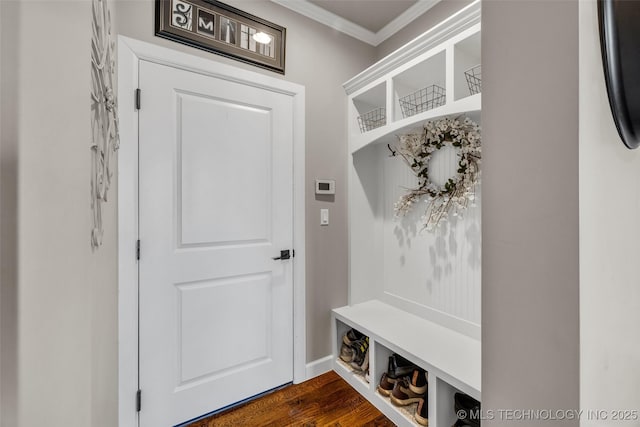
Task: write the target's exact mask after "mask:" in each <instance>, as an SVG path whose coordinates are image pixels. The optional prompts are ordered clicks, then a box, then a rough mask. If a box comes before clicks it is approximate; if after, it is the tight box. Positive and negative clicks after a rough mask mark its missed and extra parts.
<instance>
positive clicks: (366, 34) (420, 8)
mask: <svg viewBox="0 0 640 427" xmlns="http://www.w3.org/2000/svg"><path fill="white" fill-rule="evenodd" d="M271 1H272V2H273V3H276V4H279V5H280V6H283V7H286V8H287V9H290V10H292V11H294V12H297V13H299V14H300V15H304V16H306V17H307V18H311V19H313V20H314V21H317V22H320V23H321V24H324V25H326V26H328V27H331V28H333V29H334V30H338V31H340V32H341V33H344V34H347V35H349V36H351V37H353V38H356V39H358V40H360V41H363V42H365V43H367V44H370V45H371V46H374V47H375V46H378V45H379V44H380V43H382V42H383V41H385V40H387V39H388V38H389V37H391V36H392V35H394V34H395V33H397V32H398V31H400V30H401V29H402V28H404V27H405V26H406V25H408V24H409V23H411V22H412V21H413V20H414V19H416V18H417V17H419V16H420V15H422V14H423V13H425V12H426V11H427V10H429V9H431V8H432V7H433V6H434V5H435V4H436V3H438V2H439V1H440V0H418V2H417V3H416V4H414V5H413V6H411V7H410V8H408V9H407V10H405V11H404V12H403V13H401V14H400V15H399V16H397V17H396V18H395V19H394V20H393V21H391V22H389V23H388V24H387V25H385V26H384V27H383V28H381V29H380V31H378V32H377V33H374V32H373V31H370V30H367V29H366V28H364V27H362V26H360V25H357V24H355V23H353V22H351V21H349V20H347V19H344V18H343V17H341V16H338V15H336V14H335V13H332V12H329V11H328V10H326V9H323V8H322V7H320V6H317V5H315V4H313V3H311V2H309V1H307V0H271Z"/></svg>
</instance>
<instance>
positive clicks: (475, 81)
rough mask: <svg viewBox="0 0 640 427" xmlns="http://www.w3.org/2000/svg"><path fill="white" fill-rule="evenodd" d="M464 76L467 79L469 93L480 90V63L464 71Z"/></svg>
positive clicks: (473, 93)
mask: <svg viewBox="0 0 640 427" xmlns="http://www.w3.org/2000/svg"><path fill="white" fill-rule="evenodd" d="M464 76H465V78H466V79H467V86H469V92H471V95H475V94H476V93H480V92H482V68H481V66H480V65H476V66H475V67H471V68H469V69H468V70H467V71H465V72H464Z"/></svg>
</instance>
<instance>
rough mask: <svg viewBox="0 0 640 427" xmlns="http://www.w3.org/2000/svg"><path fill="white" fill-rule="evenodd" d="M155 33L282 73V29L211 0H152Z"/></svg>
mask: <svg viewBox="0 0 640 427" xmlns="http://www.w3.org/2000/svg"><path fill="white" fill-rule="evenodd" d="M156 35H157V36H159V37H163V38H166V39H169V40H173V41H176V42H178V43H182V44H186V45H188V46H192V47H196V48H198V49H203V50H206V51H209V52H213V53H216V54H218V55H223V56H226V57H229V58H233V59H237V60H239V61H243V62H247V63H250V64H253V65H257V66H258V67H262V68H266V69H268V70H271V71H275V72H277V73H281V74H284V58H285V36H286V29H285V28H284V27H281V26H279V25H276V24H274V23H272V22H269V21H266V20H264V19H261V18H258V17H256V16H253V15H250V14H248V13H246V12H243V11H241V10H239V9H236V8H234V7H232V6H229V5H227V4H224V3H221V2H219V1H215V0H156Z"/></svg>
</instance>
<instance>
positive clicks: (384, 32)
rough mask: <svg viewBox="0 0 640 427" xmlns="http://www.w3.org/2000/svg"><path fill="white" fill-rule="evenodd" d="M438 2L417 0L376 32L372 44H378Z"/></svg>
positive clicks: (437, 0) (435, 0)
mask: <svg viewBox="0 0 640 427" xmlns="http://www.w3.org/2000/svg"><path fill="white" fill-rule="evenodd" d="M439 2H440V0H418V1H417V2H416V3H415V4H414V5H413V6H411V7H410V8H409V9H407V10H405V11H404V12H402V13H401V14H400V15H398V16H397V17H396V18H395V19H394V20H393V21H391V22H389V23H388V24H387V25H385V26H384V27H382V28H381V29H380V31H378V32H377V33H376V35H375V37H376V44H375V45H374V46H378V45H379V44H380V43H382V42H383V41H385V40H386V39H388V38H389V37H391V36H392V35H394V34H395V33H397V32H398V31H400V30H401V29H403V28H404V27H406V26H407V25H409V24H410V23H411V22H413V21H414V20H415V19H416V18H418V17H419V16H420V15H422V14H423V13H425V12H426V11H428V10H429V9H431V8H432V7H433V6H435V5H436V4H438V3H439Z"/></svg>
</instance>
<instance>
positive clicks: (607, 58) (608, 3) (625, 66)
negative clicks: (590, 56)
mask: <svg viewBox="0 0 640 427" xmlns="http://www.w3.org/2000/svg"><path fill="white" fill-rule="evenodd" d="M598 21H599V27H600V48H601V52H602V65H603V67H604V77H605V83H606V86H607V94H608V97H609V106H610V107H611V112H612V114H613V121H614V122H615V125H616V128H617V130H618V134H619V135H620V138H621V139H622V142H623V143H624V145H625V146H626V147H627V148H629V149H635V148H638V147H639V146H640V84H638V76H640V55H639V54H638V53H639V51H638V44H639V43H640V25H639V24H638V22H640V2H637V1H628V0H599V1H598Z"/></svg>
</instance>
